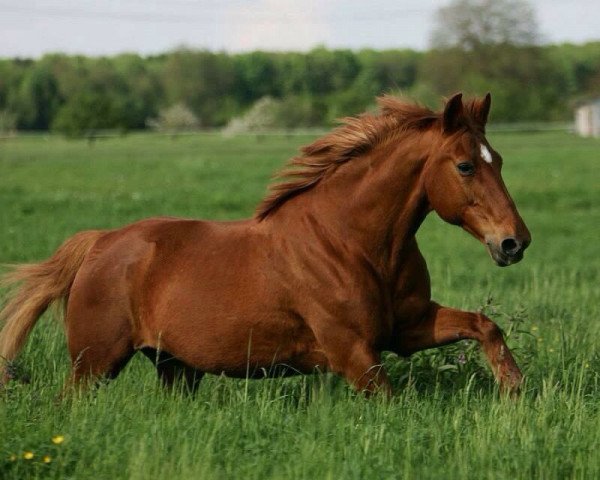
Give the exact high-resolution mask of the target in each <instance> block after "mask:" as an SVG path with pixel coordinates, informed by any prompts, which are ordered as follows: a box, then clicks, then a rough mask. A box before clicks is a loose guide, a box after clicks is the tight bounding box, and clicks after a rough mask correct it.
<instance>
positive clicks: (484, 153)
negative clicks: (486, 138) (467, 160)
mask: <svg viewBox="0 0 600 480" xmlns="http://www.w3.org/2000/svg"><path fill="white" fill-rule="evenodd" d="M480 151H481V158H483V161H484V162H487V163H492V154H491V153H490V151H489V150H488V148H487V147H486V146H485V145H483V144H481V145H480Z"/></svg>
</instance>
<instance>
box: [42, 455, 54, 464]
mask: <svg viewBox="0 0 600 480" xmlns="http://www.w3.org/2000/svg"><path fill="white" fill-rule="evenodd" d="M51 461H52V457H51V456H50V455H44V458H42V462H44V463H50V462H51Z"/></svg>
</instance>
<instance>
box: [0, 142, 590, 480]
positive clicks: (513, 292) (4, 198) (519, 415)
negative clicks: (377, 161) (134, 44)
mask: <svg viewBox="0 0 600 480" xmlns="http://www.w3.org/2000/svg"><path fill="white" fill-rule="evenodd" d="M309 140H310V138H309V137H306V138H286V137H273V138H268V139H258V140H257V139H256V138H255V137H234V138H227V139H223V138H221V137H219V136H206V137H185V138H179V139H177V140H175V141H173V140H171V139H168V138H165V137H156V136H150V135H139V136H130V137H127V138H124V139H107V140H104V141H98V142H96V143H95V144H93V145H92V146H90V145H88V144H86V143H85V142H83V141H81V142H79V141H69V142H67V141H64V140H62V139H59V138H54V137H34V138H26V139H14V140H8V141H4V142H3V143H1V144H0V171H1V172H2V174H1V175H0V262H21V261H37V260H39V259H41V258H44V257H46V256H48V255H49V254H50V253H51V252H52V251H53V250H54V249H55V248H56V247H57V246H58V244H59V243H60V242H61V241H62V240H63V239H64V238H66V237H67V236H69V235H71V234H73V233H75V232H76V231H78V230H82V229H86V228H98V227H101V228H107V227H115V226H119V225H122V224H124V223H126V222H130V221H133V220H136V219H139V218H143V217H147V216H153V215H178V216H186V217H199V218H213V219H217V218H218V219H233V218H241V217H244V216H248V215H250V214H251V213H252V210H253V207H254V205H255V204H256V203H257V202H258V200H259V199H260V197H261V195H262V194H263V193H264V190H265V185H266V183H267V181H268V178H269V175H270V174H271V172H272V171H273V170H274V169H276V168H277V167H279V166H281V165H282V163H283V161H284V160H285V159H286V158H288V157H289V156H291V155H292V154H293V153H294V152H295V150H296V148H297V146H298V145H299V144H302V143H306V142H307V141H309ZM491 142H492V145H494V146H495V147H496V149H497V150H499V151H500V152H501V153H502V154H503V155H504V157H505V167H504V170H505V172H504V175H505V179H506V181H507V184H508V187H509V190H510V191H511V192H512V193H513V196H514V197H515V200H516V202H517V204H518V205H519V207H520V211H521V213H522V215H523V217H524V218H525V220H526V221H527V223H528V225H529V226H530V228H531V231H532V234H533V244H532V246H531V247H530V250H528V251H527V253H526V258H525V260H524V261H523V262H522V263H520V264H518V265H516V266H513V267H510V268H507V269H499V268H497V267H495V266H494V265H493V264H492V262H491V261H490V260H489V258H488V257H487V254H486V253H485V251H484V248H483V247H482V246H481V245H479V244H478V243H477V242H476V241H475V240H473V239H472V238H470V237H469V236H468V235H467V234H465V233H464V232H461V231H460V230H458V229H456V228H454V227H451V226H448V225H446V224H444V223H443V222H441V221H440V220H438V219H437V218H435V217H434V216H431V218H429V219H428V220H427V221H426V223H425V225H424V227H423V228H422V230H421V232H420V233H419V243H420V245H421V247H422V249H423V251H424V254H425V257H426V259H427V261H428V264H429V268H430V272H431V277H432V285H433V293H434V298H436V299H437V300H438V301H440V302H442V303H445V304H449V305H453V306H456V307H460V308H465V309H478V308H482V309H484V310H485V311H486V312H487V313H488V314H489V315H490V316H492V317H493V318H494V319H495V320H497V321H498V323H499V324H500V325H501V326H502V327H503V328H504V330H505V331H506V332H507V334H508V336H509V338H508V343H509V345H510V346H511V348H513V349H514V350H515V354H516V357H517V360H518V362H519V363H520V364H521V366H522V367H523V370H524V373H525V375H526V384H525V387H524V391H523V394H522V395H521V396H520V397H519V398H518V399H516V400H508V399H503V398H501V397H500V396H499V395H498V392H497V388H496V386H495V385H494V382H493V379H492V377H491V374H490V372H489V369H488V368H487V366H486V365H485V363H484V362H483V361H482V359H481V357H480V355H479V352H478V349H477V347H476V346H475V345H473V344H470V343H466V342H464V343H461V344H458V345H454V346H449V347H445V348H443V349H437V350H432V351H428V352H422V353H419V354H416V355H414V356H413V357H412V358H411V359H410V360H406V359H401V358H398V357H396V356H394V355H391V354H389V355H387V356H386V359H385V362H386V366H387V368H388V371H389V372H390V375H391V377H392V381H393V383H394V386H395V388H396V392H397V394H396V396H395V397H394V398H393V399H392V400H391V401H389V402H386V401H384V400H382V399H379V398H375V399H370V400H367V399H365V398H363V397H362V396H360V395H356V394H355V393H353V392H352V391H351V390H350V389H349V388H348V387H347V386H346V384H345V383H344V382H343V381H342V380H339V379H337V378H336V377H333V376H329V375H315V376H308V377H297V378H291V379H274V380H262V381H246V380H232V379H227V378H221V377H214V376H211V377H207V378H205V380H203V383H202V386H201V389H200V392H199V393H198V395H197V396H196V397H195V398H190V397H189V396H186V395H185V394H184V392H175V393H167V392H165V391H163V390H162V389H161V388H160V386H159V384H158V382H157V380H156V374H155V372H154V369H153V367H152V364H151V363H150V362H149V361H147V360H146V359H145V358H135V359H134V361H132V362H131V364H130V365H129V366H128V367H127V368H126V370H125V371H124V372H123V374H122V375H121V376H120V377H119V378H118V379H117V380H116V381H115V382H112V383H110V384H107V385H104V386H102V387H101V388H99V389H97V390H96V391H94V392H88V393H86V394H81V395H80V396H78V397H72V398H68V399H66V400H64V401H62V402H57V401H56V398H57V395H58V394H59V393H60V390H61V386H62V383H63V381H64V379H65V377H66V375H67V373H68V367H69V365H68V357H67V354H66V348H65V340H64V335H63V333H62V330H61V328H60V325H59V324H58V322H55V321H54V320H53V319H52V318H51V317H52V315H50V314H46V315H45V317H44V319H43V320H42V321H41V322H40V323H39V324H38V326H37V327H36V329H35V330H34V332H33V335H32V336H31V338H30V340H29V342H28V343H27V346H26V348H25V350H24V352H23V353H22V355H21V357H20V360H19V367H20V369H21V370H22V372H23V373H24V374H27V375H29V376H30V378H31V383H30V384H16V383H13V384H10V385H9V386H8V387H7V388H6V389H4V390H3V391H1V392H0V477H1V478H7V479H12V478H14V479H22V478H44V479H46V478H50V479H51V478H78V479H79V478H94V479H104V478H106V479H108V478H110V479H115V478H132V479H137V478H139V479H142V478H143V479H146V478H159V477H162V478H182V479H210V478H217V479H220V478H249V479H252V478H256V479H264V478H311V479H312V478H331V479H338V478H344V479H346V478H348V479H352V478H356V479H363V478H390V479H391V478H419V479H421V478H461V479H462V478H467V479H470V478H473V479H486V478H490V479H496V478H542V479H553V478H556V479H563V478H582V479H583V478H586V479H587V478H589V479H593V478H600V453H599V452H600V448H599V445H598V432H600V415H599V413H600V412H599V406H600V389H599V374H598V372H599V371H600V349H599V344H600V341H599V340H600V336H599V334H600V327H599V324H600V322H599V321H598V319H599V318H600V308H599V305H600V302H599V300H600V293H599V289H598V285H599V284H600V282H599V280H600V279H599V276H600V275H599V265H600V264H599V260H598V253H599V252H598V236H599V233H600V230H599V225H600V205H599V204H598V199H599V198H600V196H599V193H600V191H599V190H600V185H599V182H598V177H597V169H598V164H599V162H600V143H599V142H598V141H594V140H583V139H577V138H575V137H571V136H569V135H566V134H556V133H544V134H527V135H518V134H497V135H495V136H494V137H492V138H491ZM0 295H2V293H0ZM55 435H62V436H64V438H65V440H64V442H63V443H61V444H58V445H55V444H54V443H52V441H51V439H52V437H53V436H55ZM25 452H32V453H33V455H34V457H33V458H32V459H29V460H27V459H25V458H23V454H24V453H25ZM13 455H14V460H13V457H12V456H13ZM44 455H49V456H50V457H51V458H50V463H43V461H42V458H43V456H44Z"/></svg>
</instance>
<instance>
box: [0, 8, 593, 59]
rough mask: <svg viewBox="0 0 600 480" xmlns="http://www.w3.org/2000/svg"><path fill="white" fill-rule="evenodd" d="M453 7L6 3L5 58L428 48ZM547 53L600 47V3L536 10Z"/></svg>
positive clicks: (0, 33)
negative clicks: (558, 46)
mask: <svg viewBox="0 0 600 480" xmlns="http://www.w3.org/2000/svg"><path fill="white" fill-rule="evenodd" d="M448 3H449V2H448V0H417V1H408V0H255V1H251V0H120V1H119V0H0V57H34V58H35V57H39V56H41V55H43V54H45V53H50V52H65V53H70V54H75V53H79V54H86V55H112V54H116V53H121V52H137V53H141V54H154V53H161V52H165V51H168V50H172V49H174V48H177V47H181V46H187V47H190V48H206V49H209V50H215V51H217V50H218V51H220V50H224V51H228V52H244V51H251V50H257V49H260V50H270V51H277V50H295V51H306V50H309V49H311V48H313V47H315V46H319V45H324V46H326V47H329V48H351V49H360V48H374V49H384V48H413V49H417V50H425V49H427V47H428V43H429V38H430V33H431V30H432V28H433V26H434V14H435V12H436V11H437V9H438V8H440V7H442V6H444V5H447V4H448ZM530 3H531V4H532V5H533V7H534V9H535V12H536V15H537V19H538V23H539V27H540V31H541V34H542V39H543V41H544V43H560V42H572V43H582V42H586V41H591V40H600V1H599V0H572V1H567V0H530Z"/></svg>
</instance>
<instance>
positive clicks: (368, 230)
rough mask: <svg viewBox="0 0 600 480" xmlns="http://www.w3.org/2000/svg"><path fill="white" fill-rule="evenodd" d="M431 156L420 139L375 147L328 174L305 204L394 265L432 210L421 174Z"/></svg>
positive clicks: (363, 247)
mask: <svg viewBox="0 0 600 480" xmlns="http://www.w3.org/2000/svg"><path fill="white" fill-rule="evenodd" d="M426 157H427V154H426V152H425V149H424V148H417V147H416V146H415V144H408V143H398V144H396V145H388V146H387V147H386V146H382V147H380V148H375V149H373V150H372V151H371V152H369V153H368V154H366V155H364V157H362V158H355V159H352V160H350V161H349V162H347V163H345V164H343V165H341V166H340V167H339V168H338V170H337V171H336V172H335V173H333V174H332V175H331V176H329V177H328V178H325V179H323V180H322V182H321V183H320V184H319V185H317V187H316V188H315V189H314V191H313V192H311V195H309V197H308V198H307V200H308V201H309V204H308V205H306V207H308V208H309V209H310V210H311V211H312V212H313V213H314V215H315V217H316V218H318V219H319V222H320V223H321V224H325V225H328V227H329V228H330V229H331V230H332V232H334V233H335V234H337V235H340V236H342V237H341V238H344V239H345V241H346V242H355V243H357V244H358V245H359V246H360V248H361V250H362V251H363V252H365V254H367V255H369V256H370V257H371V258H372V261H373V262H374V263H375V264H377V265H379V266H380V267H381V268H385V269H386V270H390V269H391V270H395V269H396V267H397V262H401V257H402V251H403V249H404V247H405V246H406V245H407V244H408V243H411V242H410V241H411V240H412V238H413V237H414V235H415V233H416V231H417V229H418V228H419V226H420V225H421V223H422V221H423V219H424V218H425V216H426V214H427V212H428V207H427V202H426V197H425V193H424V188H423V185H422V180H421V173H422V169H423V166H424V163H425V159H426ZM390 273H391V272H390Z"/></svg>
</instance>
